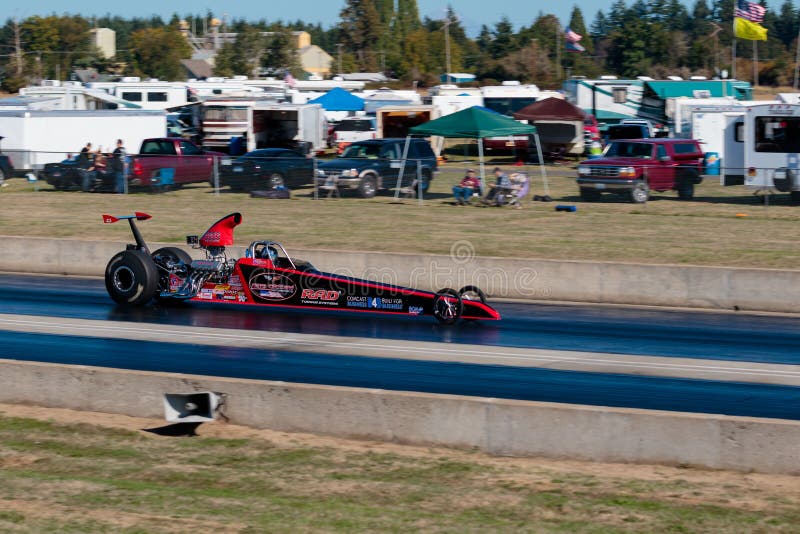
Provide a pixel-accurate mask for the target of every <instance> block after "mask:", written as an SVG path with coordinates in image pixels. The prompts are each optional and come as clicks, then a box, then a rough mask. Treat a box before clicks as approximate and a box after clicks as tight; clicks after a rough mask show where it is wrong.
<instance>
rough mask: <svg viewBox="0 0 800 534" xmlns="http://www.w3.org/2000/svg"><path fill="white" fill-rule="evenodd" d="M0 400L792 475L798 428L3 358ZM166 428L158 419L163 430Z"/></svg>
mask: <svg viewBox="0 0 800 534" xmlns="http://www.w3.org/2000/svg"><path fill="white" fill-rule="evenodd" d="M0 376H2V377H3V378H2V388H0V402H6V403H30V404H35V405H40V406H53V407H59V408H72V409H78V410H91V411H100V412H106V413H118V414H124V415H131V416H136V417H163V415H164V411H163V400H162V399H163V394H164V393H191V392H196V391H215V392H220V393H225V394H226V406H225V408H224V413H225V415H227V416H228V417H229V418H230V421H231V422H232V423H235V424H241V425H247V426H253V427H257V428H270V429H274V430H281V431H287V432H309V433H315V434H327V435H332V436H338V437H344V438H359V439H370V440H381V441H390V442H397V443H407V444H417V445H443V446H450V447H469V448H479V449H481V450H484V451H486V452H488V453H492V454H500V455H515V456H544V457H551V458H573V459H584V460H592V461H604V462H641V463H660V464H682V465H695V466H703V467H709V468H715V469H734V470H741V471H759V472H766V473H787V474H800V448H798V447H797V444H798V443H800V422H794V421H779V420H770V419H755V418H742V417H724V416H711V415H695V414H682V413H672V412H657V411H644V410H630V409H613V408H602V407H588V406H572V405H560V404H550V403H539V402H525V401H511V400H498V399H486V398H476V397H459V396H453V395H433V394H420V393H406V392H392V391H384V390H367V389H357V388H344V387H326V386H313V385H305V384H288V383H283V382H267V381H257V380H243V379H227V378H216V377H205V376H194V375H179V374H167V373H152V372H139V371H125V370H118V369H106V368H97V367H84V366H70V365H56V364H46V363H35V362H19V361H11V360H0ZM165 424H166V423H165Z"/></svg>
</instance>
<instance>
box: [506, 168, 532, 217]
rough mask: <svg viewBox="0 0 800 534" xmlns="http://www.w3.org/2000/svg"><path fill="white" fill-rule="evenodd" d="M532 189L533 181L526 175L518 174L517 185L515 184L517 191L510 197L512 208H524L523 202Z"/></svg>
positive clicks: (509, 203)
mask: <svg viewBox="0 0 800 534" xmlns="http://www.w3.org/2000/svg"><path fill="white" fill-rule="evenodd" d="M530 188H531V179H530V178H528V175H527V174H525V173H518V174H517V183H516V184H515V190H514V192H513V193H512V194H511V195H510V197H511V198H510V200H509V202H508V205H509V206H511V207H512V208H517V209H519V208H522V201H523V200H525V197H526V196H528V192H529V191H530Z"/></svg>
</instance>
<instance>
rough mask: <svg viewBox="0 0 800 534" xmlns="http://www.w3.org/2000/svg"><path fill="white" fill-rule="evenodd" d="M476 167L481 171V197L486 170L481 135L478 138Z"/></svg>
mask: <svg viewBox="0 0 800 534" xmlns="http://www.w3.org/2000/svg"><path fill="white" fill-rule="evenodd" d="M478 168H479V169H480V171H481V197H483V184H485V183H486V176H485V174H486V171H485V169H484V167H483V137H479V138H478Z"/></svg>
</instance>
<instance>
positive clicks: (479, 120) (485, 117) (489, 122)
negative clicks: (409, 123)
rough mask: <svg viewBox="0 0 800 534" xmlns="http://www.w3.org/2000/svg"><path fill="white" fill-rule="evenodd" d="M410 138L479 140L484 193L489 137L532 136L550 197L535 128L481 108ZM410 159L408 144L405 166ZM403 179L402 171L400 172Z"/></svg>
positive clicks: (431, 123) (424, 128) (428, 126)
mask: <svg viewBox="0 0 800 534" xmlns="http://www.w3.org/2000/svg"><path fill="white" fill-rule="evenodd" d="M409 135H426V136H427V135H438V136H441V137H451V138H460V139H464V138H469V139H477V140H478V162H479V167H480V177H481V190H482V189H483V184H484V183H485V169H484V162H483V139H484V138H486V137H501V136H506V135H533V136H534V138H535V139H536V151H537V155H538V156H539V168H540V170H541V173H542V181H543V184H544V189H545V194H549V190H548V189H549V188H548V186H547V172H546V171H545V168H544V163H543V162H544V160H543V158H542V149H541V143H539V135H538V133H537V132H536V127H535V126H533V125H530V124H525V123H522V122H518V121H516V120H514V119H511V118H509V117H506V116H505V115H501V114H499V113H497V112H495V111H492V110H490V109H487V108H484V107H482V106H472V107H470V108H466V109H462V110H461V111H457V112H455V113H451V114H450V115H445V116H444V117H440V118H438V119H434V120H432V121H428V122H426V123H424V124H420V125H419V126H414V127H413V128H411V129H410V130H409ZM407 155H408V142H406V147H405V150H404V153H403V163H402V165H405V159H406V156H407ZM400 172H401V174H400V175H401V176H402V172H403V170H402V169H401V171H400Z"/></svg>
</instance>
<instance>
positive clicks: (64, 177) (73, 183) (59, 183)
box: [42, 154, 116, 193]
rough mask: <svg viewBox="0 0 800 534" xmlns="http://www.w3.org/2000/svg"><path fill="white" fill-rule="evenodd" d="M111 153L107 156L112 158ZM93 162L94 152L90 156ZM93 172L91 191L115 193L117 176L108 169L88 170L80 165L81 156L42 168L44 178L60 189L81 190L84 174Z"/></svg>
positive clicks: (46, 164)
mask: <svg viewBox="0 0 800 534" xmlns="http://www.w3.org/2000/svg"><path fill="white" fill-rule="evenodd" d="M110 157H111V156H110V154H107V155H106V158H108V160H110ZM89 158H90V159H89V162H90V164H91V162H92V160H93V159H94V154H91V155H90V156H89ZM86 172H91V180H90V181H89V183H88V187H89V189H88V190H89V191H93V192H95V193H113V192H114V191H115V190H116V177H115V176H114V172H113V171H111V170H108V169H104V170H101V169H96V170H93V171H87V170H85V169H84V168H82V167H81V166H80V162H79V156H77V155H76V156H73V157H72V158H68V159H65V160H63V161H59V162H56V163H45V165H44V168H43V169H42V174H43V176H44V179H45V180H46V181H47V183H48V184H50V185H52V186H53V187H54V188H56V189H58V190H59V191H80V190H81V189H82V188H83V174H84V173H86Z"/></svg>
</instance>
